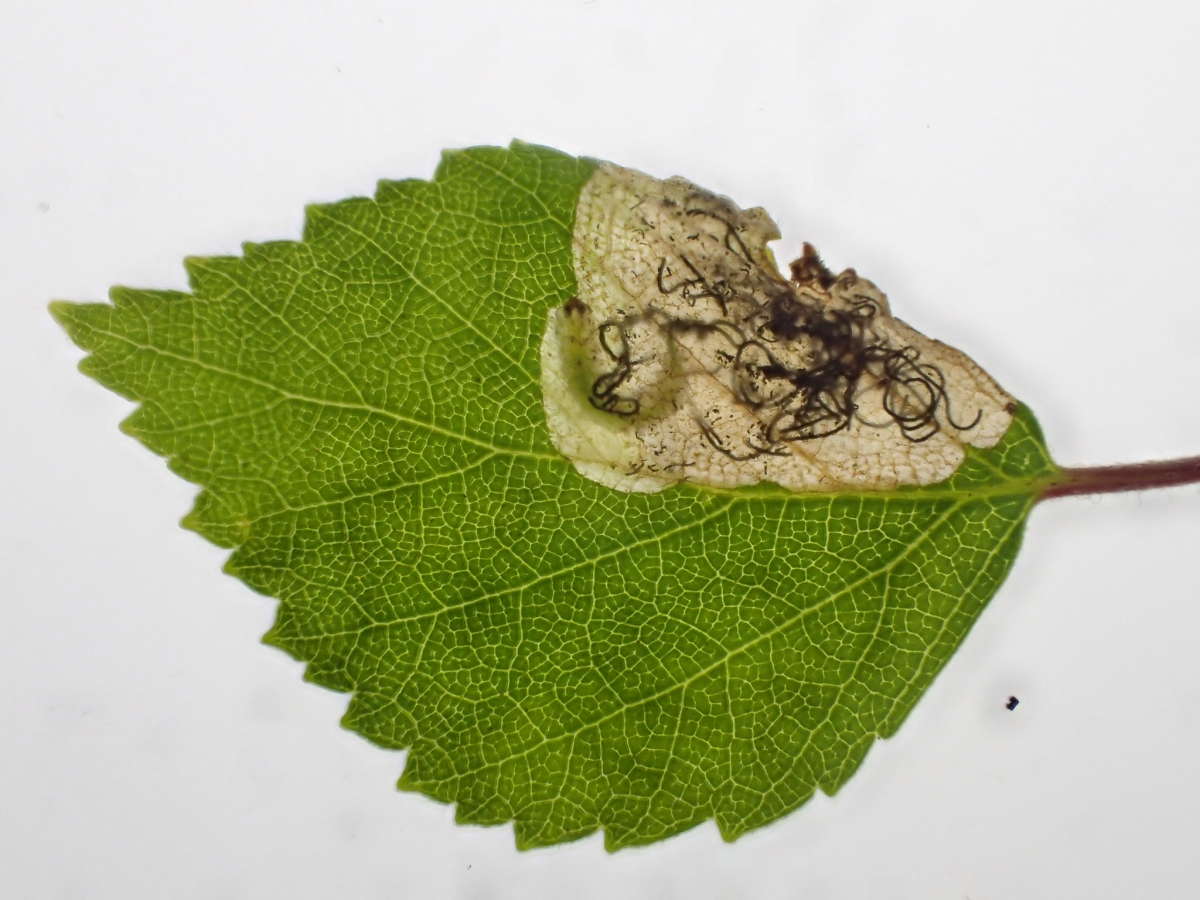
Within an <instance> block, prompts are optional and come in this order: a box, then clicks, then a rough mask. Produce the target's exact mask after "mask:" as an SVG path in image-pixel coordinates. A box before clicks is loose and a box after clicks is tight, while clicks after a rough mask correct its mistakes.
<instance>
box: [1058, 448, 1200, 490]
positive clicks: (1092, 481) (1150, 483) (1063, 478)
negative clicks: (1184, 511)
mask: <svg viewBox="0 0 1200 900" xmlns="http://www.w3.org/2000/svg"><path fill="white" fill-rule="evenodd" d="M1198 482H1200V456H1187V457H1182V458H1180V459H1165V460H1161V461H1159V462H1143V463H1130V464H1128V465H1118V466H1090V467H1080V468H1068V469H1061V470H1060V474H1059V475H1058V476H1056V477H1055V478H1054V479H1053V480H1052V481H1051V482H1050V483H1049V485H1048V486H1047V487H1046V489H1045V490H1044V491H1043V492H1042V494H1041V496H1040V497H1039V498H1038V499H1039V500H1049V499H1051V498H1053V497H1071V496H1077V495H1081V494H1113V493H1117V492H1118V491H1143V490H1148V489H1150V488H1162V487H1173V486H1175V485H1180V484H1196V483H1198Z"/></svg>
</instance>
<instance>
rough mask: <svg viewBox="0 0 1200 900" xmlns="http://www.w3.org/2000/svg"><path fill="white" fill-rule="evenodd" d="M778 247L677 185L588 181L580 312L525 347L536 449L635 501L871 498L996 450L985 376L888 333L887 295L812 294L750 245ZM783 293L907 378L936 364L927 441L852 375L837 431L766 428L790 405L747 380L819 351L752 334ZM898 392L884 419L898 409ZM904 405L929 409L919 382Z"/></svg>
mask: <svg viewBox="0 0 1200 900" xmlns="http://www.w3.org/2000/svg"><path fill="white" fill-rule="evenodd" d="M778 237H779V231H778V228H777V226H776V225H775V223H774V222H773V221H771V218H770V216H769V215H767V213H766V212H765V211H764V210H763V209H761V208H757V207H756V208H754V209H748V210H742V209H739V208H738V207H737V206H736V205H734V204H733V203H732V202H730V201H729V200H728V199H727V198H724V197H719V196H717V195H715V194H711V193H709V192H707V191H705V190H703V189H701V188H699V187H697V186H696V185H694V184H692V183H690V182H688V181H686V180H684V179H682V178H670V179H667V180H665V181H661V180H659V179H655V178H651V177H650V176H648V175H644V174H642V173H640V172H636V171H633V170H630V169H624V168H621V167H619V166H614V165H611V164H602V165H601V166H599V167H598V168H597V171H596V173H595V175H594V176H593V177H592V178H591V180H590V181H589V182H588V183H587V185H585V187H584V189H583V191H582V193H581V195H580V199H579V206H578V208H577V211H576V224H575V232H574V240H573V248H574V266H575V275H576V280H577V283H578V292H579V293H578V297H577V298H574V299H572V300H571V301H570V302H568V303H567V304H565V305H564V306H562V307H559V308H557V309H555V310H553V311H552V312H551V314H550V318H549V322H548V325H547V328H546V332H545V335H544V337H543V340H542V347H541V363H542V388H543V393H544V404H545V410H546V418H547V423H548V426H549V429H550V435H551V438H552V440H553V442H554V445H555V446H556V447H557V448H558V450H559V451H560V452H562V453H563V454H564V455H565V456H566V457H567V458H568V459H570V460H571V461H572V463H573V464H574V465H575V468H576V469H577V470H578V471H579V472H580V473H581V474H582V475H584V476H586V477H587V478H590V479H593V480H595V481H598V482H600V483H602V484H605V485H608V486H610V487H614V488H617V489H619V490H624V491H643V492H652V491H658V490H661V489H663V488H664V487H667V486H668V485H670V484H673V483H676V482H680V481H687V482H693V483H696V484H704V485H711V486H715V487H722V488H730V487H737V486H741V485H749V484H755V483H758V482H774V483H776V484H778V485H780V486H782V487H784V488H787V489H790V490H794V491H828V490H839V489H840V490H846V489H850V490H853V489H865V490H886V489H890V488H895V487H897V486H900V485H923V484H931V483H934V482H938V481H941V480H943V479H945V478H947V477H949V476H950V475H951V474H952V473H953V472H954V470H955V469H956V468H957V467H958V465H959V463H961V462H962V459H963V453H964V444H970V445H972V446H975V447H990V446H992V445H994V444H995V443H996V442H997V441H999V439H1000V438H1001V436H1002V435H1003V434H1004V432H1005V430H1006V429H1007V428H1008V425H1009V422H1010V421H1011V419H1012V410H1013V409H1014V406H1013V399H1012V397H1010V396H1009V395H1008V394H1007V393H1005V392H1004V390H1002V389H1001V388H1000V387H999V385H997V384H996V382H995V381H994V380H993V379H992V378H991V377H990V376H989V375H988V374H987V373H986V372H984V371H983V370H982V369H981V368H980V367H979V366H978V365H976V364H975V363H974V362H973V361H972V360H970V359H969V358H968V357H967V356H965V355H964V354H962V353H960V352H959V351H958V350H955V349H954V348H952V347H948V346H947V345H945V344H943V343H941V342H939V341H934V340H931V339H929V338H927V337H925V336H924V335H922V334H920V333H919V332H917V331H915V330H914V329H912V328H910V327H909V326H908V325H906V324H905V323H904V322H902V321H900V320H899V319H896V318H894V317H893V316H892V315H891V312H890V309H889V307H888V303H887V299H886V297H885V296H884V295H883V294H882V293H881V292H880V291H879V290H878V289H877V288H876V287H875V286H874V285H873V284H872V283H871V282H869V281H867V280H866V279H864V278H861V277H859V276H858V275H856V274H855V273H854V272H853V271H852V270H847V271H845V272H843V273H841V274H840V275H838V276H837V277H836V279H834V278H832V277H830V278H828V279H826V281H827V282H830V283H826V284H822V283H820V282H819V281H817V280H811V281H795V280H792V281H790V280H788V279H786V278H784V276H782V275H781V274H780V272H779V270H778V268H777V266H776V264H775V261H774V258H773V257H772V255H771V252H770V251H769V250H768V249H767V246H766V245H767V242H768V241H772V240H775V239H777V238H778ZM784 292H786V294H785V293H784ZM781 296H786V297H787V298H793V299H794V300H795V301H796V302H797V303H800V304H807V305H808V308H812V306H813V304H818V305H819V306H820V308H823V309H830V310H837V309H840V310H847V311H849V310H854V309H859V310H862V309H870V310H872V311H873V315H872V316H871V318H870V320H869V322H868V324H867V326H866V330H867V336H868V339H869V340H870V342H871V343H872V344H873V345H877V346H887V347H894V348H912V351H914V352H915V357H914V358H915V359H917V360H918V362H919V364H920V365H922V366H924V367H926V368H925V369H923V371H929V368H928V367H936V369H937V372H938V373H939V374H938V382H939V384H942V385H944V402H943V403H942V404H941V405H940V408H938V409H937V410H936V423H935V424H933V425H932V428H931V429H928V430H927V432H929V431H931V432H932V433H927V432H922V433H921V434H920V435H919V436H920V437H921V438H922V439H921V440H914V439H913V437H912V435H911V434H906V433H905V431H904V430H903V429H902V428H900V427H899V426H898V425H897V424H896V421H895V420H894V418H891V417H889V414H888V411H887V409H885V406H884V403H885V401H884V397H885V390H884V389H883V387H881V382H880V379H878V377H877V373H876V374H871V373H868V372H863V374H862V376H861V378H860V379H859V383H857V384H855V385H854V386H853V409H854V414H853V415H852V416H849V417H847V418H846V424H845V426H844V427H842V428H841V429H840V430H836V431H835V432H834V433H830V434H828V435H825V436H811V435H809V434H808V432H806V431H803V430H802V429H798V428H796V427H795V426H793V427H792V429H791V431H788V430H787V429H786V428H785V427H784V426H783V425H781V424H780V423H781V422H789V421H791V422H794V421H795V418H794V416H793V418H792V419H788V418H787V416H788V415H789V413H788V409H789V408H791V409H794V408H795V407H796V406H797V405H798V404H800V403H801V402H802V401H803V399H804V391H803V390H796V389H792V388H791V387H790V385H789V384H788V383H786V382H781V381H779V380H778V376H774V377H775V378H776V380H775V381H769V380H766V379H765V378H764V377H763V373H768V376H770V373H771V372H772V371H774V370H781V369H783V368H784V367H789V368H790V370H792V371H797V370H799V371H803V370H804V367H805V365H806V361H807V360H810V359H813V358H816V354H817V353H818V352H819V348H816V347H815V346H814V345H813V342H812V340H811V339H810V338H807V337H805V336H804V335H800V336H798V337H796V338H795V339H794V340H789V341H783V340H779V339H777V336H776V335H771V334H769V333H768V332H769V319H770V318H771V313H770V310H772V309H777V308H778V306H779V304H780V302H783V303H785V304H789V307H788V308H791V306H790V303H791V300H789V299H785V300H783V301H781V300H780V298H781ZM764 328H766V329H767V331H764V330H763V329H764ZM748 334H749V335H750V337H751V338H755V339H753V340H751V341H747V337H746V336H747V335H748ZM756 335H765V336H764V337H763V339H762V340H758V339H756ZM768 353H769V354H770V357H769V360H768V357H767V354H768ZM772 366H773V368H772ZM896 390H897V389H896V386H894V385H893V387H892V392H893V393H892V394H891V397H892V399H891V401H890V404H891V409H893V410H895V409H896V408H897V404H898V403H899V404H901V407H903V404H904V403H906V402H908V401H907V400H906V399H905V398H904V397H903V395H902V393H897V392H896ZM784 391H790V393H789V394H787V396H786V397H785V396H784V395H783V392H784ZM914 391H915V393H916V394H920V396H914V397H913V398H912V399H913V401H914V402H915V401H920V400H927V399H928V394H929V392H928V391H925V393H924V394H921V387H920V385H917V387H916V388H915V389H914ZM772 392H774V393H772ZM897 397H900V399H899V400H897V399H896V398H897ZM788 404H790V407H789V406H788ZM814 430H815V431H820V430H821V429H820V428H817V429H812V428H810V429H808V431H814ZM799 433H804V434H805V437H804V438H803V439H796V438H795V435H796V434H799ZM788 434H790V435H792V437H791V438H790V439H788V438H785V437H781V435H788Z"/></svg>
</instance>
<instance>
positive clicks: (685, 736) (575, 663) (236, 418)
mask: <svg viewBox="0 0 1200 900" xmlns="http://www.w3.org/2000/svg"><path fill="white" fill-rule="evenodd" d="M596 167H597V164H596V163H595V162H594V161H589V160H578V159H574V158H571V157H568V156H565V155H562V154H560V153H557V152H555V151H551V150H548V149H545V148H539V147H534V146H530V145H525V144H520V143H514V144H513V145H512V147H510V148H509V149H496V148H473V149H470V150H466V151H460V152H454V153H447V154H446V155H445V157H444V159H443V162H442V164H441V165H440V167H439V168H438V171H437V173H436V175H435V177H434V179H433V180H432V181H429V182H424V181H400V182H384V183H381V184H380V186H379V190H378V193H377V194H376V196H375V198H374V199H365V198H355V199H351V200H346V201H344V202H341V203H336V204H332V205H328V206H314V207H311V208H310V209H309V210H308V218H307V224H306V227H305V232H304V239H303V241H302V242H299V243H294V242H278V243H267V244H247V245H245V247H244V254H243V256H241V257H239V258H206V259H201V258H193V259H189V260H188V261H187V269H188V273H189V276H190V279H191V288H192V292H191V293H190V294H185V293H176V292H159V291H147V290H133V289H128V288H114V289H113V291H112V294H111V299H112V304H111V305H109V304H71V303H55V304H53V307H52V308H53V313H54V315H55V316H56V317H57V318H58V320H59V321H60V322H61V323H62V325H63V326H64V327H65V328H66V330H67V331H68V332H69V334H70V336H71V337H72V339H74V340H75V341H76V342H77V343H78V344H79V345H80V346H81V347H83V348H84V349H85V350H86V351H87V352H88V353H89V354H90V355H88V356H87V357H86V358H85V359H84V361H83V362H82V364H81V368H82V369H83V371H84V372H85V373H87V374H88V375H90V376H92V377H93V378H95V379H96V380H98V381H99V382H101V383H102V384H104V385H106V386H108V387H110V388H112V389H113V390H115V391H118V392H119V393H121V394H123V395H124V396H126V397H129V398H130V399H132V400H134V401H135V402H136V403H137V404H139V405H138V407H137V409H136V411H135V412H134V413H133V414H132V415H131V416H130V417H129V418H128V419H127V420H126V421H125V422H124V423H123V425H122V427H123V428H124V430H125V431H126V432H128V433H129V434H131V435H133V436H135V437H137V438H138V439H139V440H140V441H142V442H143V443H144V444H146V446H148V447H149V448H150V449H151V450H153V451H154V452H155V453H158V454H161V455H163V456H165V457H166V458H167V460H168V462H169V465H170V467H171V468H172V470H173V471H175V472H176V473H177V474H179V475H180V476H182V477H183V478H186V479H188V480H189V481H192V482H195V483H196V484H199V485H201V486H202V488H203V489H202V491H201V492H200V494H199V496H198V498H197V500H196V504H195V507H194V509H193V510H192V511H191V513H190V514H189V515H188V516H187V517H186V519H185V520H184V524H185V525H186V526H187V527H189V528H192V529H195V530H196V531H198V532H199V533H200V534H202V535H204V536H205V537H207V538H208V539H209V540H211V541H213V542H215V543H217V544H219V545H221V546H223V547H228V548H233V550H234V552H233V553H232V555H231V556H230V559H229V561H228V564H227V566H226V569H227V571H228V572H229V573H231V574H233V575H236V576H237V577H238V578H241V579H242V580H243V581H245V582H246V583H247V584H248V585H250V586H251V587H252V588H254V589H255V590H257V591H260V592H262V593H264V594H268V595H270V596H273V597H277V598H279V601H280V602H279V610H278V617H277V621H276V623H275V626H274V627H273V628H272V629H271V631H270V632H269V633H268V634H267V636H266V638H265V639H266V641H267V642H268V643H270V644H273V645H275V646H277V647H280V648H282V649H284V650H286V651H287V652H288V653H290V654H292V655H293V656H295V657H296V658H298V659H301V660H304V661H306V662H307V663H308V669H307V676H308V677H309V678H310V679H311V680H313V681H315V682H317V683H319V684H322V685H325V686H327V687H330V688H333V689H335V690H339V691H345V692H348V693H351V694H352V697H351V700H350V704H349V709H348V711H347V713H346V716H345V719H344V720H343V721H344V724H345V726H346V727H348V728H351V729H353V730H355V731H357V732H359V733H361V734H362V735H364V736H366V737H367V738H369V739H370V740H372V741H374V742H376V743H378V744H380V745H382V746H385V747H393V748H409V754H408V760H407V764H406V767H405V770H404V773H403V776H402V777H401V779H400V786H401V787H403V788H405V789H410V790H416V791H421V792H423V793H426V794H428V795H430V796H431V797H435V798H437V799H439V800H443V801H447V802H453V803H456V804H457V815H458V819H459V821H461V822H471V823H483V824H496V823H503V822H507V821H512V822H513V823H514V826H515V829H516V839H517V844H518V846H520V847H522V848H526V847H535V846H540V845H545V844H553V843H556V842H561V841H568V840H573V839H575V838H579V837H582V836H584V835H586V834H589V833H591V832H593V831H595V830H596V829H597V828H603V829H604V831H605V837H606V844H607V846H608V847H609V848H610V849H616V848H619V847H624V846H628V845H631V844H644V843H648V842H652V841H656V840H659V839H661V838H664V837H667V836H670V835H672V834H676V833H678V832H680V831H682V830H684V829H687V828H690V827H692V826H694V825H696V824H697V823H700V822H702V821H704V820H705V819H708V818H713V819H715V820H716V823H717V825H718V827H719V828H720V829H721V833H722V835H724V836H725V837H726V838H727V839H730V840H732V839H734V838H737V837H738V836H739V835H741V834H743V833H745V832H746V831H748V830H750V829H753V828H756V827H759V826H761V825H764V824H766V823H768V822H770V821H772V820H774V819H776V818H778V817H780V816H782V815H783V814H785V813H787V812H789V811H791V810H793V809H795V808H796V807H798V806H800V805H801V804H803V803H804V802H805V800H807V799H808V798H809V797H810V796H812V794H813V793H814V792H815V791H816V790H817V789H820V790H823V791H826V792H828V793H832V792H834V791H836V790H837V789H838V788H839V787H840V786H841V785H842V784H844V783H845V782H846V780H847V779H848V778H849V777H850V776H851V774H853V772H854V771H855V769H857V767H858V766H859V764H860V762H861V761H862V759H863V757H864V755H865V754H866V753H867V750H868V749H869V748H870V746H871V744H872V743H873V742H874V741H875V740H876V739H877V738H880V737H887V736H889V735H891V734H892V733H893V732H895V730H896V729H897V728H898V727H899V725H900V723H901V722H902V721H903V720H904V717H905V716H906V715H907V714H908V712H909V711H910V710H911V709H912V707H913V705H914V704H915V702H916V701H917V699H918V698H919V697H920V696H921V694H922V692H923V691H924V690H925V689H926V688H927V687H928V686H929V684H930V682H931V681H932V679H933V678H934V676H935V675H936V674H937V672H938V671H939V670H940V669H941V668H942V666H943V665H944V664H945V663H946V661H947V659H948V658H949V657H950V655H951V654H952V653H953V652H954V650H955V648H956V647H957V646H958V645H959V643H960V642H961V640H962V639H963V637H964V636H965V635H966V633H967V631H968V630H969V629H970V628H971V625H972V624H973V623H974V622H975V620H976V618H977V617H978V616H979V614H980V612H981V611H982V609H983V608H984V606H985V605H986V604H987V602H988V600H989V598H990V597H991V596H992V595H993V594H994V593H995V591H996V589H997V588H998V587H999V585H1000V583H1001V581H1002V580H1003V579H1004V577H1005V575H1006V573H1007V571H1008V569H1009V566H1010V565H1011V563H1012V561H1013V558H1014V556H1015V554H1016V552H1017V548H1018V545H1019V543H1020V538H1021V531H1022V527H1023V523H1024V520H1025V517H1026V514H1027V513H1028V511H1029V508H1030V506H1031V504H1032V503H1033V502H1034V501H1035V499H1036V497H1037V496H1038V493H1039V491H1040V490H1042V488H1043V487H1044V486H1045V484H1046V483H1047V482H1048V481H1049V480H1050V479H1051V478H1053V477H1054V475H1055V473H1056V472H1057V471H1058V470H1057V469H1056V467H1055V466H1054V464H1053V463H1052V462H1051V461H1050V459H1049V457H1048V456H1047V454H1046V451H1045V448H1044V445H1043V441H1042V438H1041V435H1040V433H1039V430H1038V427H1037V424H1036V423H1035V421H1034V418H1033V416H1032V415H1031V414H1030V413H1029V412H1028V411H1027V410H1025V409H1024V408H1020V409H1018V411H1017V413H1016V415H1015V416H1014V417H1013V419H1012V424H1011V425H1010V426H1009V427H1008V429H1007V432H1006V433H1005V434H1004V436H1003V438H1002V440H1000V441H999V443H998V444H996V445H995V446H993V447H991V448H990V449H985V450H981V449H976V448H974V447H968V448H966V450H965V458H964V459H963V462H962V463H961V465H959V466H958V468H957V470H956V471H955V472H954V474H953V475H952V476H951V477H949V478H948V479H946V480H942V481H940V482H938V483H934V484H929V485H926V486H924V487H912V486H910V487H903V486H897V487H892V488H889V489H883V490H871V489H862V488H860V489H854V490H840V491H824V492H815V493H813V492H808V493H796V492H792V491H787V490H783V489H782V488H779V487H776V486H774V485H771V484H768V483H764V484H760V485H757V486H754V487H746V488H740V489H730V488H721V487H713V486H703V485H697V484H692V483H683V484H676V485H674V486H671V487H668V488H667V489H665V490H661V491H659V492H656V493H638V492H630V491H625V490H616V489H613V488H612V487H607V486H605V485H604V484H600V483H597V482H596V481H593V480H589V478H585V477H583V476H581V475H580V474H579V473H578V472H576V470H575V468H574V466H573V465H572V464H571V463H570V462H568V460H567V459H565V458H564V457H563V456H562V455H561V454H560V453H559V452H558V451H557V450H556V449H555V446H554V444H553V443H552V441H551V438H550V435H549V433H548V431H547V426H546V416H545V413H544V411H543V391H542V387H541V382H540V377H541V372H540V365H539V345H540V343H541V341H542V336H543V332H544V331H545V329H546V325H547V316H548V315H549V314H550V311H551V310H553V309H555V308H556V307H560V306H561V305H562V304H564V303H565V302H566V301H567V300H568V299H569V298H571V297H572V296H574V295H575V294H576V292H577V284H576V275H575V272H574V270H573V263H572V229H573V226H574V222H575V212H576V203H577V200H578V198H579V196H580V191H581V189H582V188H583V187H584V185H585V184H586V183H587V182H588V180H589V178H591V176H592V175H593V173H594V172H595V171H596Z"/></svg>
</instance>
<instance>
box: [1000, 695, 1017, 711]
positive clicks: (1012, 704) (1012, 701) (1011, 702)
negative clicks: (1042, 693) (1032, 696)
mask: <svg viewBox="0 0 1200 900" xmlns="http://www.w3.org/2000/svg"><path fill="white" fill-rule="evenodd" d="M1020 702H1021V701H1020V700H1018V699H1017V698H1016V697H1009V698H1008V702H1007V703H1005V704H1004V708H1005V709H1007V710H1009V711H1010V712H1011V711H1012V710H1014V709H1016V708H1017V704H1018V703H1020Z"/></svg>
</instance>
